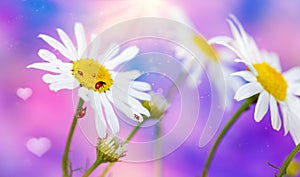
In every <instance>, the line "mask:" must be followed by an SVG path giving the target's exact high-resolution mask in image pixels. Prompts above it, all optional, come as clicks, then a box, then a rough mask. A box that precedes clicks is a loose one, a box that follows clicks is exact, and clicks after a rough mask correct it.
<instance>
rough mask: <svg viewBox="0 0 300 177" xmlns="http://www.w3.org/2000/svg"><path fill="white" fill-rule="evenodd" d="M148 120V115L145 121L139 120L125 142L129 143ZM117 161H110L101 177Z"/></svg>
mask: <svg viewBox="0 0 300 177" xmlns="http://www.w3.org/2000/svg"><path fill="white" fill-rule="evenodd" d="M146 120H147V117H144V121H142V122H139V123H138V124H137V125H136V126H135V127H134V129H133V130H132V131H131V132H130V134H129V135H128V137H127V138H126V140H125V142H124V144H126V143H128V142H129V141H130V140H131V139H132V138H133V136H134V135H135V134H136V133H137V131H138V130H139V129H140V127H141V126H142V124H143V123H144V122H145V121H146ZM114 164H115V163H109V164H108V165H107V166H106V167H105V169H104V171H103V172H102V173H101V175H100V177H105V175H106V174H107V173H108V172H109V170H110V169H111V168H112V167H113V165H114Z"/></svg>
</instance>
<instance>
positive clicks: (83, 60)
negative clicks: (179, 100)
mask: <svg viewBox="0 0 300 177" xmlns="http://www.w3.org/2000/svg"><path fill="white" fill-rule="evenodd" d="M74 30H75V37H76V42H77V49H76V47H75V46H74V45H73V42H72V41H71V39H70V38H69V36H68V35H67V34H66V33H65V32H64V31H63V30H61V29H57V32H58V35H59V37H60V39H61V41H62V43H61V42H59V41H58V40H56V39H54V38H52V37H50V36H48V35H45V34H40V35H39V37H40V38H42V39H43V40H44V41H45V42H47V43H48V44H49V45H50V46H51V47H53V48H54V49H56V50H57V51H59V52H60V53H61V54H62V55H63V56H64V57H66V58H67V59H68V60H70V61H71V62H62V61H61V60H60V59H58V58H57V57H56V55H55V54H54V53H53V52H51V51H49V50H46V49H40V50H39V52H38V55H39V56H40V57H41V58H42V59H43V60H44V61H46V62H42V63H34V64H31V65H29V66H27V68H36V69H41V70H45V71H49V72H52V73H54V74H45V75H44V76H43V81H44V82H46V83H48V84H50V85H49V88H50V90H53V91H58V90H61V89H70V90H73V89H75V88H78V87H79V90H78V95H79V96H80V97H81V98H82V99H84V100H85V101H87V102H89V103H90V105H91V107H92V108H93V109H94V110H95V125H96V130H97V133H98V136H99V137H101V138H104V137H105V136H106V132H107V124H108V125H109V127H110V129H111V131H112V133H114V134H115V133H117V132H118V131H119V122H118V118H117V116H116V113H115V111H114V108H113V107H114V106H115V107H116V108H118V109H119V110H120V111H122V112H123V113H124V114H125V115H127V116H128V117H130V118H132V119H134V120H138V121H142V120H143V116H142V115H141V114H144V115H146V116H149V115H150V113H149V111H148V110H147V109H146V108H144V107H143V106H142V104H141V103H140V102H139V101H138V99H140V100H150V99H151V96H150V95H149V94H148V93H145V91H149V90H150V89H151V86H150V85H149V84H148V83H145V82H141V81H134V80H135V79H136V78H137V77H139V76H140V72H139V71H128V72H116V71H114V69H115V68H116V67H118V66H119V65H120V64H122V63H124V62H128V61H130V60H132V59H133V58H134V57H135V56H136V55H137V54H138V52H139V49H138V48H137V47H136V46H132V47H128V48H126V49H125V50H124V51H123V52H121V53H120V54H119V55H117V53H118V52H119V47H118V46H114V49H115V50H113V52H111V50H109V52H110V53H109V52H107V53H105V54H103V55H98V50H99V39H98V38H96V36H95V35H92V36H91V40H90V41H91V42H90V43H87V40H86V36H85V32H84V28H83V26H82V24H80V23H76V24H75V27H74ZM105 118H106V120H105ZM106 122H107V124H106Z"/></svg>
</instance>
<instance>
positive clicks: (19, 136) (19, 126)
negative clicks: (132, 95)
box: [0, 0, 300, 177]
mask: <svg viewBox="0 0 300 177" xmlns="http://www.w3.org/2000/svg"><path fill="white" fill-rule="evenodd" d="M299 7H300V1H271V0H239V1H238V0H223V1H218V0H210V1H204V0H203V1H199V0H188V1H180V0H173V1H171V0H170V1H167V0H165V1H163V0H113V1H110V0H107V1H105V0H91V1H79V0H75V1H67V0H48V1H46V0H44V1H43V0H19V1H18V0H1V1H0V39H1V42H0V73H1V74H0V83H1V84H0V176H1V177H17V176H24V177H25V176H26V177H35V176H37V177H56V176H62V173H61V159H62V154H63V150H64V146H65V141H66V138H67V134H68V130H69V126H70V124H71V120H72V116H73V113H74V105H73V100H72V98H73V97H72V92H71V91H68V90H63V91H59V92H57V93H55V92H52V91H49V89H48V86H47V85H46V84H45V83H43V82H42V80H41V76H42V75H43V74H44V73H45V72H43V71H38V70H29V69H26V66H27V65H28V64H31V63H33V62H37V61H41V59H40V58H39V57H38V55H37V51H38V50H39V49H40V48H47V49H49V46H47V44H46V43H45V42H43V41H42V40H41V39H39V38H38V34H40V33H45V34H50V35H53V36H55V37H57V34H56V31H55V29H56V28H58V27H59V28H62V29H64V30H65V31H66V32H67V33H68V34H70V36H73V34H74V32H73V25H74V23H75V22H82V23H83V24H84V25H85V28H86V29H87V31H88V32H90V31H97V32H101V31H103V30H105V29H107V28H108V27H110V26H111V25H113V24H117V23H118V22H122V21H124V20H128V19H132V18H138V17H143V16H155V17H164V18H170V19H176V18H177V15H176V11H175V13H174V9H178V8H179V9H181V11H182V12H184V13H185V14H186V16H187V18H189V20H190V22H191V23H192V25H193V27H194V28H195V29H197V30H198V31H199V33H201V34H202V35H203V36H205V37H206V38H211V37H213V36H216V35H225V34H226V35H231V33H230V30H229V27H228V24H227V23H226V21H225V19H226V17H228V15H229V14H230V13H233V14H235V15H236V16H237V17H238V18H239V19H240V21H241V23H242V24H243V25H244V27H245V29H246V31H248V33H249V34H251V35H253V36H254V38H255V39H256V41H257V43H258V45H259V46H260V47H261V48H264V49H267V50H271V51H275V52H277V53H278V54H279V56H280V58H281V64H282V66H283V70H284V71H285V70H287V69H288V68H290V67H294V66H299V65H300V52H299V50H300V40H299V39H300V33H299V31H300V21H299V19H300V11H299ZM154 79H155V77H154ZM165 84H166V83H165ZM203 84H205V82H204V83H203ZM161 87H163V84H162V86H161ZM19 88H31V89H32V95H31V96H30V97H29V98H28V99H26V100H25V101H24V100H23V99H21V98H20V97H18V96H17V94H16V92H17V90H18V89H19ZM155 88H156V89H158V88H159V87H155ZM201 88H203V89H204V90H201ZM205 88H206V87H205V86H204V87H199V93H200V95H201V93H202V94H203V95H205V94H206V92H207V90H205ZM205 98H207V99H209V97H205ZM74 102H75V104H76V100H75V101H74ZM201 103H205V100H202V101H201ZM174 104H175V105H176V103H174ZM174 104H173V105H174ZM190 104H191V105H192V104H193V103H192V102H191V103H190ZM239 104H240V103H234V106H233V108H232V110H231V111H228V112H226V113H225V115H224V119H223V122H222V125H224V123H225V122H226V120H228V118H229V117H230V115H232V113H233V112H234V111H235V110H236V109H237V107H238V105H239ZM175 110H176V107H175V108H174V110H172V109H170V110H169V111H170V112H172V111H175ZM253 110H254V109H253V107H252V108H251V109H250V110H249V111H248V112H246V113H245V114H243V116H242V117H241V119H240V120H239V121H238V122H237V123H236V124H235V126H234V127H233V128H232V129H231V130H230V132H229V133H228V134H227V136H226V139H225V140H224V141H223V142H222V144H221V146H220V148H219V149H218V152H217V156H216V157H215V158H214V160H213V163H212V166H211V168H210V171H209V176H211V177H223V176H224V177H227V176H228V177H241V176H243V177H253V176H258V177H259V176H274V173H275V172H276V169H274V168H272V167H270V166H269V165H267V162H270V163H272V164H274V165H277V166H280V165H281V164H282V163H283V161H284V159H285V158H286V156H287V154H288V153H289V152H290V151H291V150H292V148H293V147H294V146H295V145H294V143H293V141H292V139H291V137H290V136H289V135H287V136H283V131H282V130H280V131H279V132H276V131H274V130H273V129H272V128H271V125H270V118H269V117H268V116H267V117H265V118H264V119H263V121H262V122H260V123H255V121H254V120H253V118H252V115H253ZM169 117H170V116H169ZM186 117H187V120H186V121H187V122H188V121H189V118H188V117H189V115H186ZM199 117H201V115H200V116H199ZM203 124H204V122H203V121H198V122H197V124H196V126H195V128H194V129H193V131H192V134H191V135H190V136H189V137H188V138H187V139H186V141H185V142H184V143H183V144H182V145H181V146H180V147H179V148H178V149H177V150H176V151H174V152H173V153H171V154H169V155H168V156H166V157H164V158H163V160H162V165H163V166H162V174H163V176H166V177H175V176H178V177H179V176H199V174H200V173H201V171H202V168H203V166H204V162H205V159H206V158H207V154H208V151H209V149H210V147H211V143H210V144H208V145H207V146H206V147H204V148H200V147H198V141H199V136H200V133H201V131H202V130H201V129H202V128H203ZM121 128H123V127H121ZM131 128H132V126H130V125H127V126H124V129H125V130H128V131H123V133H124V132H125V133H124V134H122V135H121V136H122V137H126V135H127V133H128V132H129V131H130V129H131ZM147 132H149V131H148V130H146V131H143V130H142V131H141V132H140V134H139V135H138V137H137V138H138V139H139V138H143V137H146V138H149V137H151V136H150V135H153V134H150V135H149V134H147ZM121 133H122V132H121ZM40 137H46V138H48V139H49V140H50V141H51V147H50V148H49V150H48V151H47V152H46V153H44V154H43V155H42V156H41V157H38V156H36V155H34V154H33V153H31V152H29V151H28V150H27V148H26V143H27V141H28V140H30V139H31V138H40ZM176 138H177V137H176V136H174V137H173V139H174V141H176ZM136 153H137V154H142V153H146V152H143V149H140V150H139V151H138V152H136ZM94 154H95V149H94V147H93V146H92V145H90V144H89V142H88V141H87V140H86V138H85V137H84V135H83V134H82V132H81V130H80V129H79V128H78V129H76V132H75V136H74V140H73V143H72V147H71V154H70V157H71V159H72V163H73V167H74V169H75V168H83V170H81V171H75V172H74V176H81V175H82V171H84V169H85V168H86V167H87V165H88V164H91V163H92V162H93V160H94V159H95V156H94ZM298 159H299V160H300V157H298ZM103 167H104V165H103V166H102V167H101V168H99V169H97V170H96V171H95V172H94V173H93V175H92V176H99V174H100V172H101V170H102V169H103ZM109 174H110V176H114V177H120V176H121V177H125V176H128V177H141V176H142V177H152V176H156V175H155V163H154V162H153V161H150V162H144V163H118V164H116V165H115V166H114V168H113V169H112V170H111V172H110V173H109Z"/></svg>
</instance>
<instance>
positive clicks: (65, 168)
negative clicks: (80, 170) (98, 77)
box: [62, 98, 84, 177]
mask: <svg viewBox="0 0 300 177" xmlns="http://www.w3.org/2000/svg"><path fill="white" fill-rule="evenodd" d="M83 103H84V101H83V99H81V98H80V99H79V103H78V105H77V109H76V113H75V115H74V118H73V122H72V125H71V128H70V131H69V135H68V139H67V143H66V147H65V151H64V155H63V159H62V170H63V176H64V177H68V176H69V172H68V166H69V152H70V145H71V141H72V138H73V134H74V131H75V127H76V124H77V116H78V114H79V112H80V111H81V109H82V106H83Z"/></svg>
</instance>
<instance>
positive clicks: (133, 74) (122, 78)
mask: <svg viewBox="0 0 300 177" xmlns="http://www.w3.org/2000/svg"><path fill="white" fill-rule="evenodd" d="M111 75H112V78H113V79H114V80H115V81H116V83H117V82H124V83H125V82H126V83H127V82H129V83H130V82H131V81H128V80H135V79H136V78H138V77H139V76H140V75H141V73H140V72H139V71H138V70H131V71H126V72H118V73H117V72H111Z"/></svg>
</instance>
